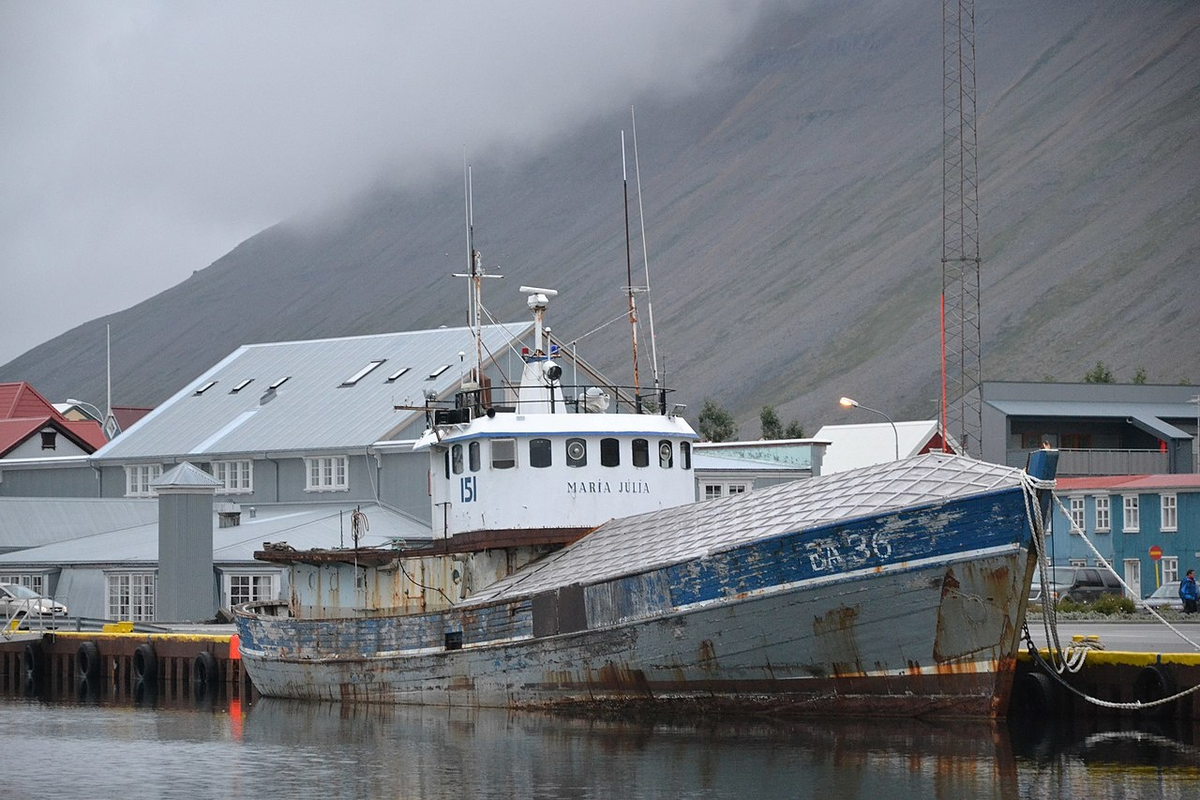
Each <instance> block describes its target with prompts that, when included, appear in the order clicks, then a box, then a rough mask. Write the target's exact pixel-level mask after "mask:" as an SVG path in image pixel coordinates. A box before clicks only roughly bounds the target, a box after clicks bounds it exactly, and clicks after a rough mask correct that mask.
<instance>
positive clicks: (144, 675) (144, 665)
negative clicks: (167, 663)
mask: <svg viewBox="0 0 1200 800" xmlns="http://www.w3.org/2000/svg"><path fill="white" fill-rule="evenodd" d="M133 677H135V678H137V679H138V680H139V681H144V682H153V681H155V680H157V679H158V656H157V655H156V654H155V653H154V645H152V644H150V643H149V642H142V643H141V644H139V645H138V646H137V649H136V650H134V651H133Z"/></svg>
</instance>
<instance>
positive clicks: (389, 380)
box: [386, 367, 412, 383]
mask: <svg viewBox="0 0 1200 800" xmlns="http://www.w3.org/2000/svg"><path fill="white" fill-rule="evenodd" d="M410 369H412V367H401V368H400V369H398V370H396V371H395V372H393V373H392V374H391V375H388V377H387V381H386V382H387V383H393V382H394V381H395V380H396V379H397V378H399V377H400V376H401V375H403V374H404V373H406V372H408V371H409V370H410Z"/></svg>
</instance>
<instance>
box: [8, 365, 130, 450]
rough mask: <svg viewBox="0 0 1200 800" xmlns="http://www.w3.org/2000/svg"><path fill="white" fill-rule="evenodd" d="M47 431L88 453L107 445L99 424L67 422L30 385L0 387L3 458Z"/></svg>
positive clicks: (82, 421)
mask: <svg viewBox="0 0 1200 800" xmlns="http://www.w3.org/2000/svg"><path fill="white" fill-rule="evenodd" d="M46 427H51V428H53V429H54V430H56V431H57V432H59V433H61V434H63V436H65V437H66V438H68V439H70V440H71V441H72V442H74V443H75V444H76V445H78V446H79V447H80V448H81V449H82V450H83V451H84V452H87V453H94V452H96V451H97V450H99V449H100V448H101V447H102V446H104V444H106V443H107V441H108V440H107V439H106V438H105V437H104V431H103V430H101V429H100V424H99V423H98V422H93V421H91V420H79V421H75V420H69V419H67V418H66V417H64V416H63V415H62V414H60V413H58V411H56V410H55V408H54V406H52V405H51V404H50V403H49V402H48V401H47V400H46V398H44V397H42V396H41V395H40V394H38V393H37V391H36V390H35V389H34V388H33V387H32V386H30V385H29V384H28V383H25V382H21V383H0V458H3V457H4V456H5V455H7V454H8V453H10V452H11V451H12V450H14V449H16V448H17V446H18V445H20V444H22V443H23V442H25V441H27V440H28V439H29V438H31V437H32V436H34V435H36V434H37V433H38V432H39V431H41V430H43V429H45V428H46Z"/></svg>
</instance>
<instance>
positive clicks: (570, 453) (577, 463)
mask: <svg viewBox="0 0 1200 800" xmlns="http://www.w3.org/2000/svg"><path fill="white" fill-rule="evenodd" d="M567 466H568V467H586V466H587V440H586V439H567Z"/></svg>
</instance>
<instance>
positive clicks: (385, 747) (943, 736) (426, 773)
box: [0, 694, 1200, 800]
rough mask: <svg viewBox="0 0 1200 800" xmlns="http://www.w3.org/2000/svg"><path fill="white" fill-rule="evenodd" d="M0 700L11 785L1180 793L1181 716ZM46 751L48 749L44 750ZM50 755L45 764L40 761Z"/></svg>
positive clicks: (500, 792)
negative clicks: (1096, 719) (677, 712)
mask: <svg viewBox="0 0 1200 800" xmlns="http://www.w3.org/2000/svg"><path fill="white" fill-rule="evenodd" d="M133 699H134V700H135V701H136V703H131V702H128V701H126V702H120V703H117V702H113V701H112V699H111V698H105V697H95V696H84V697H82V698H72V697H66V698H60V699H58V700H56V701H46V700H39V699H29V698H7V699H5V698H0V709H3V710H2V711H0V714H3V719H4V721H5V722H6V723H7V724H6V726H5V727H6V729H7V730H8V731H20V732H21V733H20V735H19V736H8V737H6V739H5V743H6V750H5V755H6V761H7V763H8V764H9V765H10V766H9V768H8V769H7V770H6V775H5V782H4V783H5V786H6V788H8V789H9V790H10V792H9V794H10V795H12V796H18V797H22V796H48V795H54V794H59V795H62V794H65V795H75V794H79V793H80V792H81V791H82V790H83V789H84V788H85V787H86V789H87V790H88V792H89V793H90V794H92V795H95V796H119V795H125V794H128V795H143V796H163V797H176V796H186V797H217V796H222V797H251V796H262V795H268V796H276V795H284V794H286V795H291V796H302V797H316V796H320V797H455V798H470V797H545V798H570V800H580V798H591V797H605V798H610V797H617V798H638V797H755V798H759V797H813V798H816V797H821V798H842V797H848V798H849V797H863V798H888V800H892V799H894V798H907V797H922V798H925V797H934V798H955V800H957V799H958V798H968V797H969V798H1043V797H1045V798H1057V797H1060V796H1079V797H1086V798H1088V799H1089V800H1092V799H1093V798H1097V799H1099V798H1115V797H1185V796H1188V797H1191V798H1192V800H1194V798H1195V787H1196V785H1197V781H1198V780H1200V755H1198V752H1197V749H1196V748H1195V747H1194V746H1193V743H1192V742H1193V740H1192V731H1191V728H1190V726H1189V727H1188V728H1187V729H1186V730H1177V729H1163V728H1154V727H1149V726H1142V727H1141V728H1140V729H1137V730H1134V729H1127V730H1120V729H1114V728H1108V729H1104V728H1101V727H1098V726H1097V725H1096V724H1094V723H1093V724H1091V725H1090V726H1078V725H1077V726H1068V725H1063V724H1061V723H1059V724H1054V725H1050V726H1048V727H1047V726H1042V727H1038V726H1035V725H1034V724H1033V723H1031V722H1023V723H1019V722H1017V723H1013V724H1012V725H1011V726H1010V725H1005V724H1003V723H1001V724H999V725H993V724H989V723H986V722H957V723H956V722H944V721H939V722H938V723H936V724H934V723H923V722H920V721H913V720H890V719H873V720H855V721H846V720H842V721H828V720H823V721H812V720H809V721H798V722H794V721H788V722H769V721H761V720H739V721H728V720H723V721H721V722H696V721H688V722H684V721H662V720H660V721H656V722H653V723H641V722H636V723H635V722H628V721H625V722H621V721H611V720H595V719H575V718H565V717H560V716H551V715H541V714H534V713H510V712H505V711H501V710H470V709H447V708H419V707H406V706H399V707H397V706H367V705H340V704H333V703H301V702H293V701H281V700H271V699H260V700H256V701H254V702H253V703H252V704H247V705H245V706H243V704H242V702H241V701H240V700H239V699H237V698H233V699H229V698H227V697H224V696H215V697H214V696H211V695H202V696H201V697H199V698H196V697H191V696H188V695H184V696H177V697H175V698H173V699H172V698H161V697H153V696H147V695H146V694H143V695H142V696H141V697H140V699H139V698H137V697H135V698H133ZM48 756H49V758H50V760H49V761H47V757H48ZM48 763H49V764H52V765H53V767H52V768H49V769H48V768H47V764H48Z"/></svg>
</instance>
